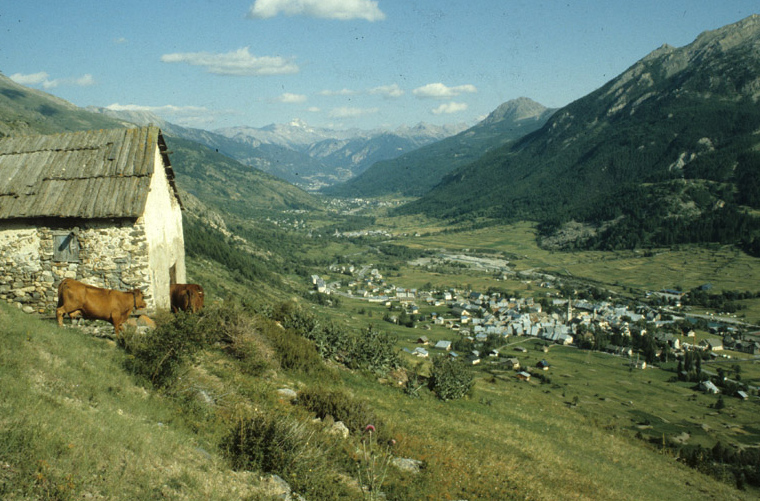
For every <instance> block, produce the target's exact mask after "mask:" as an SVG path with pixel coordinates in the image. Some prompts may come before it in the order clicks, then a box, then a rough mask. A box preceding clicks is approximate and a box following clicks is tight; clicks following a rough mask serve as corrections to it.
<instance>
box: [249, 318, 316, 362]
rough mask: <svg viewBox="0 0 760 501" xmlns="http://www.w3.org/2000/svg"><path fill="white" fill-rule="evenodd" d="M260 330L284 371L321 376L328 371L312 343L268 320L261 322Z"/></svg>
mask: <svg viewBox="0 0 760 501" xmlns="http://www.w3.org/2000/svg"><path fill="white" fill-rule="evenodd" d="M259 328H260V329H261V333H262V334H263V335H264V336H265V337H266V338H267V340H268V341H269V342H270V343H271V344H272V347H273V348H274V350H275V356H276V357H277V360H278V361H279V363H280V366H281V367H282V368H283V369H286V370H293V371H298V372H302V373H304V374H320V373H324V372H325V371H326V367H325V366H324V364H323V363H322V358H321V357H320V356H319V353H318V352H317V349H316V348H315V346H314V343H313V342H312V341H310V340H308V339H304V338H303V337H301V336H299V335H297V334H296V333H295V332H293V331H292V330H290V329H283V328H281V327H280V326H278V325H277V324H275V323H273V322H271V321H268V320H263V321H262V322H260V323H259Z"/></svg>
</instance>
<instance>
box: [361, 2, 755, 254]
mask: <svg viewBox="0 0 760 501" xmlns="http://www.w3.org/2000/svg"><path fill="white" fill-rule="evenodd" d="M759 100H760V16H757V15H753V16H751V17H749V18H746V19H744V20H742V21H740V22H738V23H735V24H733V25H729V26H726V27H724V28H721V29H718V30H715V31H709V32H705V33H703V34H701V35H700V36H699V37H698V38H697V39H696V40H695V41H694V42H693V43H691V44H689V45H687V46H685V47H683V48H673V47H670V46H667V45H665V46H662V47H660V48H659V49H657V50H655V51H654V52H652V53H651V54H649V55H648V56H646V57H645V58H643V59H642V60H640V61H638V62H637V63H635V64H634V65H633V66H631V67H630V68H628V69H627V70H626V71H625V72H623V73H622V74H621V75H620V76H618V77H616V78H615V79H613V80H611V81H610V82H608V83H607V84H606V85H604V86H603V87H601V88H600V89H598V90H596V91H595V92H592V93H591V94H589V95H587V96H585V97H583V98H581V99H579V100H577V101H575V102H573V103H571V104H570V105H568V106H566V107H564V108H562V109H560V110H558V111H556V112H555V113H554V114H553V115H552V116H551V118H550V119H549V120H548V121H547V122H546V124H544V125H543V126H542V127H541V128H540V129H538V130H536V131H535V132H533V133H531V134H528V135H527V136H525V137H523V138H522V139H520V140H518V141H516V142H511V143H507V144H506V145H504V146H501V147H499V148H495V149H493V150H491V151H490V152H488V153H487V154H486V155H484V156H483V157H481V158H479V159H477V160H476V161H474V162H472V163H469V164H467V165H465V166H462V167H459V168H457V169H456V170H454V171H453V172H452V173H450V174H449V175H447V176H446V177H445V178H444V179H443V181H442V182H441V184H439V185H438V186H436V187H435V188H434V189H432V190H431V191H430V192H429V193H427V194H425V195H424V196H423V197H422V198H420V199H419V200H417V201H415V202H412V203H409V204H407V205H406V206H403V207H402V208H400V212H401V213H407V214H413V213H425V214H428V215H431V216H437V217H443V218H449V219H454V220H458V221H476V220H482V218H493V219H495V220H499V221H516V220H533V221H537V222H539V223H541V225H540V230H541V232H542V235H543V237H544V239H545V241H547V242H548V241H550V239H551V238H552V237H557V236H558V235H559V234H561V233H562V232H563V231H565V230H568V228H570V227H574V228H576V229H579V228H580V231H575V232H571V233H572V235H571V237H570V238H567V239H565V240H564V241H559V243H558V245H560V246H563V247H565V248H568V247H570V248H572V247H577V246H580V247H592V248H620V247H628V248H631V247H637V246H652V245H672V244H676V243H688V242H721V243H740V244H741V245H743V246H745V248H747V249H754V250H753V252H760V224H759V223H758V219H757V217H756V216H755V214H757V212H756V210H758V209H760V103H759ZM357 181H358V180H357ZM568 225H569V226H568ZM566 235H567V233H566Z"/></svg>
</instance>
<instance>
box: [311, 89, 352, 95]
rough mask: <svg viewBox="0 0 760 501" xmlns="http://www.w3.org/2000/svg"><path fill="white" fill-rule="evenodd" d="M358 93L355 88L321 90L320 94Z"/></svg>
mask: <svg viewBox="0 0 760 501" xmlns="http://www.w3.org/2000/svg"><path fill="white" fill-rule="evenodd" d="M356 94H358V93H357V92H356V91H355V90H351V89H340V90H328V89H325V90H321V91H319V95H320V96H353V95H356Z"/></svg>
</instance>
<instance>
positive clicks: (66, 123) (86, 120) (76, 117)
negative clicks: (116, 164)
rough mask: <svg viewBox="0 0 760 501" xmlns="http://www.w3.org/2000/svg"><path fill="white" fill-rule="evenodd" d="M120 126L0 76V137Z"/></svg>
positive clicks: (119, 121)
mask: <svg viewBox="0 0 760 501" xmlns="http://www.w3.org/2000/svg"><path fill="white" fill-rule="evenodd" d="M121 126H124V122H123V121H121V120H116V119H112V118H109V117H104V116H101V115H95V114H92V113H88V112H87V111H85V110H82V109H81V108H78V107H77V106H75V105H73V104H71V103H69V102H68V101H64V100H63V99H60V98H58V97H55V96H52V95H50V94H47V93H45V92H41V91H38V90H35V89H30V88H28V87H24V86H23V85H20V84H17V83H16V82H14V81H13V80H11V79H10V78H8V77H6V76H5V75H3V74H1V73H0V136H7V135H11V134H52V133H55V132H62V131H77V130H91V129H106V128H112V127H121Z"/></svg>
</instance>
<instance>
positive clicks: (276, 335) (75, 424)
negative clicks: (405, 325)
mask: <svg viewBox="0 0 760 501" xmlns="http://www.w3.org/2000/svg"><path fill="white" fill-rule="evenodd" d="M220 314H221V315H222V316H221V317H220V316H219V315H220ZM0 315H2V317H3V318H2V320H3V323H4V324H5V325H7V326H8V327H7V328H6V329H4V330H3V332H2V334H1V336H2V339H1V341H2V344H3V345H4V346H12V347H13V349H5V350H2V351H1V352H0V361H1V362H2V363H0V378H2V380H3V381H5V382H6V383H5V384H3V385H2V386H0V394H2V399H0V407H2V413H0V416H2V418H0V435H1V436H2V440H0V494H2V497H3V499H28V498H42V499H75V498H82V497H96V498H97V497H105V498H117V499H153V498H159V497H162V498H166V497H168V498H172V499H274V497H273V496H272V495H271V494H272V492H273V491H272V490H271V489H272V486H271V484H270V482H269V481H266V480H264V481H262V480H260V478H261V477H260V475H263V476H264V478H268V477H267V474H268V473H276V474H278V475H280V476H281V477H282V478H285V479H286V480H287V481H288V482H289V483H290V484H291V486H293V488H295V489H297V490H298V491H299V492H300V493H302V494H303V495H304V496H305V497H306V499H357V498H361V496H362V495H361V494H360V492H359V491H358V490H357V489H358V488H357V484H356V479H357V478H360V476H361V472H362V471H364V472H366V471H367V469H368V468H370V466H369V463H366V462H364V460H363V456H362V455H361V454H360V453H357V447H359V449H358V450H359V451H360V450H361V447H362V446H361V441H362V437H364V438H365V439H366V438H367V436H366V434H362V433H361V431H360V430H361V429H362V428H363V426H364V421H371V423H372V424H374V425H375V426H376V429H377V433H378V439H379V440H380V441H381V442H382V443H384V441H386V440H390V439H391V438H392V439H393V440H395V444H394V445H392V446H390V448H388V449H386V448H385V447H384V446H383V447H380V448H379V449H378V450H377V452H378V454H380V455H381V456H380V457H381V458H384V457H386V456H385V454H387V452H386V451H389V452H390V454H392V455H393V456H394V457H404V458H412V459H417V460H420V461H422V464H423V469H422V470H420V472H419V473H405V472H403V471H400V470H398V469H396V468H395V467H393V466H391V467H390V468H389V469H388V471H387V475H386V477H385V478H384V479H383V482H382V485H381V490H382V491H383V492H385V494H386V496H387V499H399V500H401V499H403V500H409V499H462V498H469V499H500V500H504V499H570V498H572V499H601V498H604V499H658V500H659V499H682V496H683V495H684V494H685V493H686V492H688V495H689V497H690V498H694V499H714V498H720V499H752V498H754V497H755V495H756V493H754V492H741V491H737V490H734V489H733V488H731V487H730V486H728V485H727V484H723V483H719V482H717V481H715V480H712V479H710V478H709V477H706V476H703V475H701V474H699V473H698V472H696V471H695V470H692V469H689V468H687V467H685V466H682V465H679V464H678V463H677V462H675V461H674V460H673V458H672V457H670V456H668V455H667V454H661V453H659V452H657V450H656V449H654V448H651V447H649V446H648V445H646V443H645V442H642V441H641V440H639V439H636V438H634V437H633V434H632V433H630V432H627V431H626V428H628V425H627V424H626V423H625V419H624V417H623V416H619V417H618V418H613V417H611V414H610V412H609V411H604V412H601V413H600V412H599V409H597V408H598V407H610V409H609V410H610V411H611V410H612V408H614V406H615V405H620V400H621V399H622V400H625V401H628V400H631V401H633V402H635V404H634V405H635V407H636V408H642V407H643V409H645V410H646V412H648V413H654V414H659V413H660V412H664V411H661V410H658V409H659V407H657V406H654V407H652V405H651V404H645V402H650V401H651V402H652V403H654V402H655V401H656V402H660V401H661V402H662V403H663V404H662V405H667V403H666V402H667V398H668V397H667V395H668V394H667V393H666V392H662V390H661V389H660V388H661V385H662V384H663V383H661V382H660V381H661V380H660V377H659V376H657V375H652V374H649V375H647V376H644V375H643V373H642V375H640V376H639V375H634V376H635V377H634V379H635V381H634V380H632V379H631V377H632V375H631V374H630V373H629V372H628V370H627V369H626V368H624V367H620V366H618V365H617V364H615V363H613V359H611V358H607V359H606V360H608V361H609V362H610V363H607V362H605V363H602V364H594V371H593V372H597V373H598V377H595V376H594V375H593V373H589V372H588V371H581V370H580V369H581V368H582V365H575V367H576V369H573V368H572V366H570V365H569V364H571V363H573V362H572V360H571V359H569V358H565V356H564V355H560V354H559V353H558V354H557V356H556V357H555V356H554V355H551V357H552V363H553V364H556V365H557V366H558V367H559V366H562V365H564V367H562V368H561V369H559V368H558V369H557V370H558V371H560V372H561V373H562V374H564V373H565V372H568V373H569V374H571V375H572V376H571V378H570V379H565V380H564V381H563V380H562V378H561V376H560V375H559V372H558V373H557V374H554V375H553V377H554V378H556V379H558V381H557V382H556V383H557V384H555V385H554V386H553V385H544V384H539V383H518V382H516V381H515V380H512V379H511V378H507V377H502V376H500V375H498V374H497V375H495V376H493V375H488V374H485V373H484V374H482V376H478V377H477V378H476V385H475V389H474V393H473V394H472V396H471V397H469V398H466V399H463V400H457V401H453V402H442V401H440V400H438V399H436V398H435V397H434V396H433V395H432V394H430V393H429V392H428V391H427V390H424V389H423V390H422V391H421V392H419V393H418V397H417V398H412V397H410V396H408V395H406V394H405V393H404V392H403V391H401V389H399V388H398V387H397V385H395V384H381V383H379V382H378V381H377V379H376V378H375V377H371V376H369V377H368V375H367V374H363V373H362V372H361V371H354V370H346V369H343V368H338V369H335V368H332V369H330V368H327V367H324V366H322V365H321V362H318V361H315V360H313V359H312V358H311V356H310V355H309V356H307V354H306V352H301V350H300V349H299V348H297V346H298V345H300V344H301V343H302V341H298V339H299V338H298V337H292V338H291V337H288V336H285V338H286V339H290V341H288V342H287V343H284V344H283V342H282V338H283V336H284V335H285V334H286V333H287V331H282V329H281V328H279V327H277V326H276V325H275V324H273V323H271V322H270V321H269V320H267V319H266V318H264V317H262V316H261V314H255V313H244V312H241V311H240V310H236V309H234V308H233V309H222V310H216V311H214V309H213V307H212V308H210V309H209V310H208V311H207V312H206V313H205V315H206V316H205V317H202V318H201V319H200V322H199V323H198V324H195V323H193V322H190V323H188V321H187V320H181V321H180V323H179V324H178V323H177V321H174V322H173V323H172V322H169V324H168V325H170V326H172V325H173V326H174V327H173V328H176V327H177V326H178V325H183V326H184V327H183V329H184V332H185V336H184V339H186V341H184V343H185V344H184V346H185V348H184V349H188V347H189V345H188V343H190V344H192V343H198V344H197V345H196V347H198V348H200V351H195V352H192V353H194V354H193V355H192V356H189V355H188V358H186V359H185V361H184V362H181V361H180V363H179V365H176V366H175V367H174V372H173V374H174V376H173V377H172V376H171V375H170V377H169V379H162V380H161V381H160V383H161V385H160V386H155V379H154V385H151V384H150V383H149V382H148V380H147V379H144V378H143V377H141V376H140V374H141V373H142V374H146V375H148V376H149V375H150V374H155V373H154V372H152V371H148V372H147V373H146V372H145V371H143V372H140V371H139V370H138V371H137V372H134V371H135V369H134V368H135V367H139V364H138V365H136V364H135V362H134V360H135V357H137V360H156V358H150V357H148V358H144V357H145V354H146V353H150V350H148V351H146V350H145V349H143V350H142V351H140V350H139V349H136V348H135V346H138V345H140V343H141V342H140V341H139V339H138V340H137V341H135V340H134V339H133V340H131V341H130V338H129V337H127V338H126V339H125V340H123V341H121V342H120V343H119V345H120V346H122V345H126V347H127V351H126V352H124V351H122V348H120V347H119V346H117V345H116V344H114V343H113V342H111V341H109V340H107V339H103V338H95V337H92V336H91V335H89V334H86V333H84V332H81V331H79V330H78V329H71V328H66V329H62V330H61V329H59V328H58V327H57V326H55V325H54V324H53V322H51V321H47V320H45V321H41V320H38V319H35V318H33V317H29V316H26V315H23V314H21V313H20V312H18V311H13V310H9V309H8V308H7V307H6V306H2V305H0ZM204 318H205V319H206V320H205V321H207V322H214V323H215V325H218V326H219V327H217V329H216V330H215V332H217V334H220V335H221V336H222V337H220V338H217V340H216V341H213V342H212V341H211V340H210V339H209V338H205V341H204V340H203V339H201V338H199V337H197V334H198V333H199V332H202V331H203V328H202V327H201V330H200V331H199V330H198V329H199V327H198V325H200V326H202V325H203V322H204V320H203V319H204ZM222 318H224V319H226V320H224V323H219V320H220V319H222ZM304 318H306V317H304ZM272 329H274V330H272ZM161 332H163V334H162V335H170V333H171V329H170V330H168V331H161ZM203 332H206V333H208V332H211V331H208V330H206V331H203ZM167 333H169V334H167ZM227 336H232V337H227ZM201 337H202V336H201ZM165 339H166V340H167V341H166V342H170V343H171V342H172V341H169V340H171V339H174V338H172V337H169V338H165ZM300 339H302V338H300ZM134 343H138V345H135V344H134ZM294 343H295V344H294ZM130 346H131V348H130ZM160 346H163V347H165V348H166V349H168V345H166V344H165V342H163V343H162V344H161V345H160ZM174 346H177V347H179V346H182V345H176V344H175V345H174ZM304 346H306V345H304ZM187 353H188V354H189V353H191V350H189V349H188V351H187ZM298 353H301V354H300V355H298ZM288 354H290V355H288ZM569 354H570V355H572V353H569ZM294 356H295V357H296V358H293V357H294ZM536 356H538V355H536ZM541 356H544V355H541ZM547 356H549V355H547ZM298 360H300V362H297V363H294V361H298ZM309 360H311V361H309ZM130 361H131V362H130ZM125 367H132V368H133V369H132V371H133V372H128V371H127V370H126V369H125ZM180 376H181V378H180ZM395 377H396V376H391V377H390V379H389V382H392V381H393V380H394V378H395ZM569 377H570V376H569ZM585 377H595V380H597V379H598V380H599V382H600V383H601V382H602V381H610V380H612V381H614V380H617V379H624V380H626V381H627V384H628V385H629V387H628V390H627V393H626V394H625V395H617V394H616V393H614V392H611V390H609V389H604V390H602V389H601V387H597V386H596V385H597V383H594V385H592V386H591V387H590V388H586V389H583V387H582V386H580V387H578V390H577V391H578V393H577V395H579V399H578V404H577V406H576V407H575V408H572V407H568V404H567V401H568V399H571V400H572V396H573V395H576V393H574V392H575V391H576V390H567V389H564V390H563V387H565V386H567V385H568V384H570V385H574V384H575V381H577V380H579V379H580V378H585ZM641 378H645V379H646V378H649V379H654V380H653V381H651V382H650V383H649V385H647V384H646V381H643V380H642V381H639V379H641ZM640 385H641V386H640ZM394 386H396V387H394ZM640 387H644V388H646V390H647V393H642V392H641V390H640V389H637V388H640ZM280 388H293V389H296V390H298V391H300V393H301V395H302V398H303V399H306V400H305V401H307V402H312V403H315V402H319V401H322V402H333V403H332V404H331V405H333V407H331V408H332V409H333V410H332V411H331V412H332V413H335V415H336V416H338V415H340V416H343V420H344V421H345V422H346V423H347V424H348V425H349V428H350V430H351V435H350V437H349V438H348V439H346V440H345V441H344V440H336V439H335V438H330V437H331V435H329V433H328V432H326V431H325V430H326V429H328V428H329V423H330V422H331V419H325V420H324V421H323V422H321V423H316V424H315V423H313V422H312V418H313V417H314V413H315V412H316V413H317V415H319V413H320V411H318V410H316V409H319V408H321V407H320V406H323V405H325V403H322V404H316V405H317V407H304V406H303V405H292V404H290V403H288V400H287V398H284V397H282V396H281V395H280V394H279V393H278V391H277V390H278V389H280ZM568 391H571V392H573V393H572V395H571V394H570V393H567V392H568ZM592 391H602V392H603V394H600V395H594V394H592V393H591V392H592ZM652 391H654V392H655V393H654V394H652V395H655V396H650V393H651V392H652ZM658 392H659V393H658ZM330 395H332V396H330ZM600 397H612V398H611V399H610V398H600ZM325 398H327V400H324V399H325ZM320 399H322V400H320ZM652 399H654V400H652ZM341 402H343V403H341ZM656 405H661V404H656ZM695 405H697V406H699V405H700V404H699V402H697V403H696V404H695ZM753 405H754V404H753ZM310 409H311V410H310ZM341 409H343V410H341ZM595 409H596V410H595ZM345 411H348V414H339V413H343V412H345ZM690 412H692V411H690ZM352 413H353V414H352ZM251 419H252V421H251ZM352 420H356V422H354V421H352ZM241 423H250V424H249V425H250V426H254V425H256V426H260V425H262V423H264V424H266V425H267V426H270V428H269V429H270V433H273V434H274V436H275V437H279V438H277V440H283V442H279V443H280V445H279V446H278V447H279V448H280V450H284V452H282V454H284V458H285V459H286V461H285V462H282V461H280V462H278V461H277V460H273V461H269V462H267V461H264V462H263V463H262V462H260V461H261V459H258V460H254V459H251V460H252V461H253V462H252V463H250V462H249V463H245V464H248V466H241V463H240V458H241V457H243V458H245V457H250V458H255V457H258V456H255V455H254V456H248V455H247V454H248V453H247V452H246V453H245V454H243V456H241V455H240V454H241V453H242V452H241V451H243V452H244V451H249V452H251V453H254V452H255V451H257V450H261V451H262V452H263V451H265V450H269V449H266V447H268V445H267V444H268V442H266V440H264V441H263V442H251V443H249V442H242V443H239V447H242V449H241V450H238V449H234V448H233V449H231V448H230V445H231V443H236V442H235V441H233V442H230V440H231V438H232V437H234V436H235V435H234V433H241V432H242V431H243V430H244V429H242V428H240V426H241ZM256 423H258V424H256ZM267 423H268V424H267ZM357 423H358V424H357ZM283 427H284V429H283ZM357 428H358V429H357ZM245 429H247V428H245ZM235 430H237V431H236V432H235ZM288 430H289V431H288ZM230 433H233V435H230ZM294 438H295V441H294ZM246 444H247V445H246ZM257 444H258V445H257ZM374 446H375V447H376V446H377V445H376V444H374ZM259 447H263V448H264V449H259ZM283 447H285V449H282V448H283ZM290 448H292V449H290ZM235 451H237V452H235ZM289 451H291V452H289ZM292 451H294V452H292ZM289 454H296V456H295V458H298V459H296V461H295V462H293V463H291V462H288V461H287V458H288V457H290V458H294V457H293V456H289ZM236 458H237V459H236ZM246 461H248V460H246ZM352 479H353V480H352ZM643 479H646V480H645V481H643ZM325 480H328V481H327V482H326V481H325ZM373 499H374V498H373Z"/></svg>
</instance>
